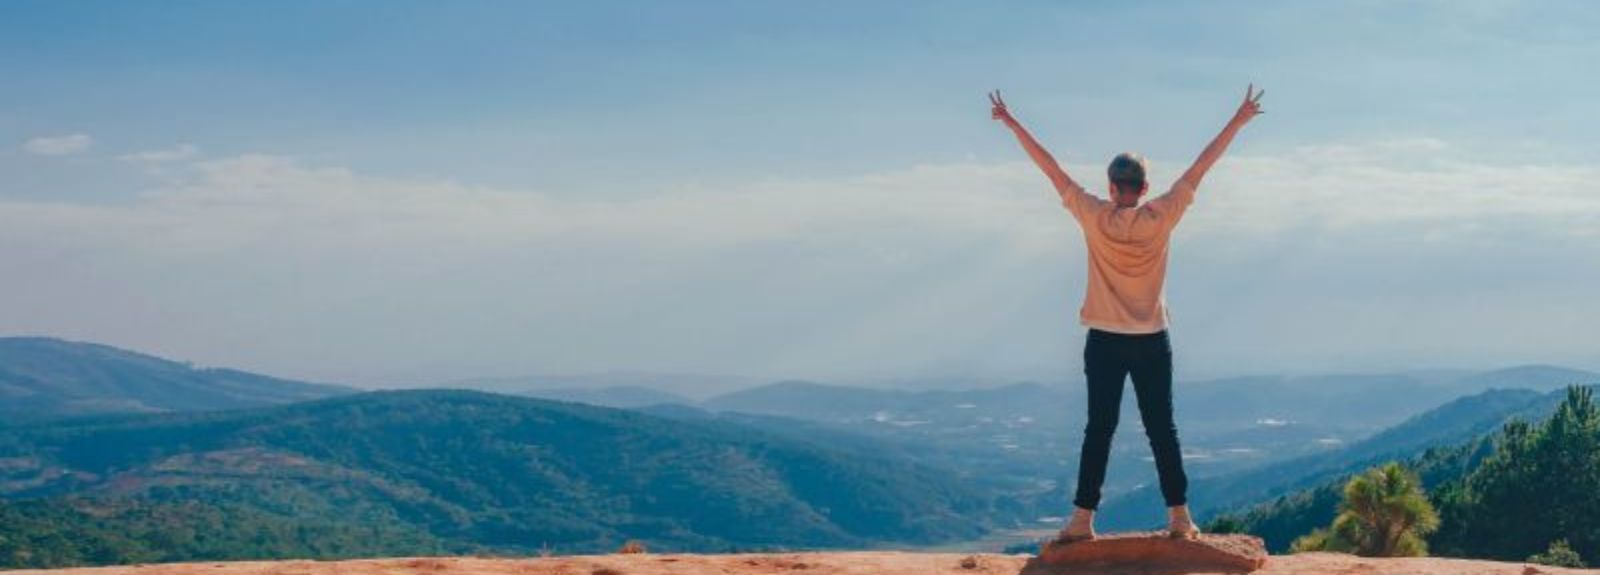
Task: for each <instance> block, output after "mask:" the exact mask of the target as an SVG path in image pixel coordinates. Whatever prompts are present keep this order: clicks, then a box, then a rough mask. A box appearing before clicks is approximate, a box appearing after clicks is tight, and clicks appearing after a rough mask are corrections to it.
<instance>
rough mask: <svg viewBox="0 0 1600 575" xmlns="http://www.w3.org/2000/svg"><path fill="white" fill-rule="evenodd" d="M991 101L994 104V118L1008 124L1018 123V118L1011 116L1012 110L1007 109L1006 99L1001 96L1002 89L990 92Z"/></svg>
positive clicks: (992, 110) (992, 114) (992, 112)
mask: <svg viewBox="0 0 1600 575" xmlns="http://www.w3.org/2000/svg"><path fill="white" fill-rule="evenodd" d="M989 103H990V104H993V105H994V108H993V109H991V110H990V112H989V113H990V115H991V116H993V117H994V119H996V120H999V121H1001V122H1004V123H1005V124H1006V125H1007V126H1012V125H1016V123H1017V119H1016V118H1013V117H1011V110H1008V109H1006V101H1005V100H1002V99H1001V98H1000V91H999V90H995V91H993V92H989Z"/></svg>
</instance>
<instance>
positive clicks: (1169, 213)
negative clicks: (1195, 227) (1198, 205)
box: [1145, 180, 1195, 227]
mask: <svg viewBox="0 0 1600 575" xmlns="http://www.w3.org/2000/svg"><path fill="white" fill-rule="evenodd" d="M1194 194H1195V189H1194V186H1192V185H1189V184H1188V183H1187V182H1185V181H1183V180H1178V181H1177V182H1175V183H1173V184H1172V189H1170V190H1167V193H1165V194H1161V195H1160V196H1157V197H1156V198H1155V199H1153V200H1150V201H1149V202H1147V203H1146V204H1145V205H1147V206H1149V207H1150V209H1152V210H1155V211H1156V213H1159V214H1161V218H1162V219H1163V220H1165V221H1166V222H1167V225H1168V227H1171V226H1175V225H1178V220H1179V219H1182V218H1183V213H1184V212H1185V211H1187V210H1188V209H1189V204H1192V203H1194Z"/></svg>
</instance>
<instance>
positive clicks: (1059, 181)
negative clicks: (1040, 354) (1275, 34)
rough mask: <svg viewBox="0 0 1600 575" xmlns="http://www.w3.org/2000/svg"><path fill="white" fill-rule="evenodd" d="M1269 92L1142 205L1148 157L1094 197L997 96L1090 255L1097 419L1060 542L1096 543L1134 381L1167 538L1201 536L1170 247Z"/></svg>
mask: <svg viewBox="0 0 1600 575" xmlns="http://www.w3.org/2000/svg"><path fill="white" fill-rule="evenodd" d="M1264 93H1265V91H1262V92H1260V93H1257V92H1256V91H1255V85H1253V84H1252V85H1251V86H1250V87H1248V88H1246V89H1245V96H1244V102H1243V103H1241V104H1239V109H1238V111H1237V112H1235V113H1234V115H1233V118H1232V119H1231V120H1229V121H1228V125H1227V126H1225V127H1223V128H1222V133H1221V134H1218V135H1217V137H1216V139H1214V140H1212V141H1211V144H1210V145H1208V146H1206V148H1205V150H1204V151H1202V152H1201V153H1200V157H1199V158H1197V159H1196V160H1195V161H1194V165H1192V166H1190V167H1189V169H1188V171H1185V172H1184V173H1183V176H1182V177H1180V178H1178V181H1177V182H1175V183H1173V184H1172V188H1171V189H1170V190H1168V191H1167V192H1166V193H1164V194H1161V195H1160V196H1157V197H1155V198H1154V199H1151V200H1150V201H1148V202H1144V203H1143V204H1140V203H1139V200H1140V199H1141V198H1143V197H1144V195H1145V192H1146V191H1148V190H1149V188H1150V184H1149V181H1148V180H1146V178H1145V168H1146V167H1147V166H1146V163H1145V160H1144V157H1142V156H1140V155H1138V154H1132V153H1123V154H1118V155H1117V157H1115V158H1113V159H1112V160H1111V166H1110V167H1109V168H1107V170H1106V175H1107V176H1108V177H1109V179H1110V185H1109V187H1108V190H1107V191H1108V195H1109V196H1110V198H1111V199H1110V201H1107V200H1104V199H1101V198H1099V197H1096V196H1094V195H1092V194H1089V193H1088V192H1086V191H1084V189H1083V187H1082V186H1080V185H1078V183H1077V182H1075V181H1073V180H1072V178H1071V177H1069V176H1067V172H1066V170H1063V169H1062V168H1061V166H1060V165H1059V164H1057V163H1056V160H1055V158H1053V157H1051V156H1050V152H1048V151H1045V149H1044V147H1043V146H1041V145H1039V142H1038V141H1036V140H1034V139H1033V136H1032V135H1030V134H1029V133H1028V131H1027V130H1026V129H1024V128H1023V127H1022V123H1020V122H1018V121H1017V119H1016V118H1014V117H1012V115H1011V111H1010V110H1008V109H1007V108H1006V103H1005V100H1002V99H1001V98H1000V92H999V91H995V92H993V93H991V94H989V101H990V103H991V104H993V116H994V119H996V120H999V121H1001V122H1003V123H1004V124H1005V125H1006V127H1007V128H1010V129H1011V131H1012V132H1013V133H1015V134H1016V136H1017V140H1018V141H1019V142H1021V143H1022V148H1023V149H1024V150H1026V151H1027V152H1028V157H1030V158H1032V159H1033V162H1034V163H1035V164H1037V165H1038V166H1039V169H1040V170H1043V171H1044V173H1045V175H1046V176H1048V177H1049V178H1050V183H1051V184H1053V185H1054V186H1055V189H1056V193H1058V194H1060V196H1061V203H1062V204H1064V205H1065V206H1066V208H1067V211H1068V212H1071V213H1072V216H1073V218H1075V219H1077V221H1078V224H1079V226H1080V227H1081V228H1082V229H1083V238H1084V244H1085V247H1087V248H1088V252H1089V257H1088V262H1089V285H1088V289H1087V290H1086V291H1085V292H1084V298H1083V308H1082V309H1081V310H1080V311H1079V321H1080V322H1081V323H1082V324H1083V325H1084V326H1086V327H1088V328H1089V333H1088V336H1087V339H1086V342H1085V344H1084V347H1083V372H1084V376H1085V378H1086V379H1087V381H1088V395H1089V400H1088V408H1089V422H1088V424H1087V425H1085V426H1084V430H1083V449H1082V451H1081V452H1080V454H1079V462H1078V488H1077V493H1076V495H1075V497H1074V498H1073V505H1075V506H1076V508H1075V509H1074V510H1073V512H1072V518H1071V519H1070V520H1068V522H1067V524H1066V526H1064V527H1062V529H1061V534H1060V540H1062V541H1082V540H1089V539H1094V537H1095V533H1094V513H1095V508H1096V507H1098V506H1099V504H1100V487H1101V484H1102V483H1104V482H1105V477H1106V462H1107V459H1109V458H1110V456H1111V435H1112V433H1113V432H1115V431H1116V428H1117V414H1118V412H1119V411H1120V409H1121V405H1122V389H1123V381H1124V379H1126V378H1127V377H1128V376H1129V375H1130V374H1131V375H1132V376H1133V391H1134V395H1135V396H1136V397H1137V398H1138V403H1139V417H1140V419H1142V420H1143V423H1144V430H1145V435H1146V436H1147V437H1148V438H1149V440H1150V450H1151V451H1152V452H1153V453H1154V454H1155V463H1156V472H1157V474H1158V475H1159V476H1160V480H1161V496H1162V498H1163V499H1165V500H1166V504H1167V532H1168V534H1169V535H1171V536H1173V537H1182V538H1194V537H1197V536H1198V535H1199V533H1200V530H1199V528H1198V527H1196V526H1195V524H1194V520H1193V519H1192V518H1191V517H1190V516H1189V506H1188V500H1187V493H1186V492H1187V491H1188V487H1189V481H1188V478H1187V476H1185V475H1184V472H1183V457H1182V453H1181V452H1180V451H1179V448H1178V427H1177V424H1175V423H1174V422H1173V416H1172V345H1171V342H1170V340H1169V339H1168V335H1167V327H1168V317H1167V305H1166V297H1165V295H1164V294H1163V292H1162V284H1163V283H1164V282H1165V279H1166V275H1167V251H1168V250H1167V241H1168V240H1169V239H1170V238H1171V236H1172V229H1173V227H1175V226H1177V225H1178V220H1179V219H1181V218H1182V217H1183V213H1184V210H1186V209H1187V208H1188V207H1189V204H1190V203H1192V202H1193V201H1194V197H1195V192H1196V190H1198V189H1199V188H1200V180H1201V178H1204V177H1205V175H1206V172H1207V171H1209V170H1210V169H1211V166H1212V164H1215V163H1217V160H1218V159H1219V158H1221V157H1222V154H1223V152H1224V151H1226V150H1227V149H1228V144H1229V143H1231V142H1232V141H1233V137H1234V136H1235V135H1237V134H1238V133H1239V130H1240V129H1242V128H1244V126H1245V124H1247V123H1249V122H1250V120H1251V119H1253V118H1255V117H1256V116H1257V115H1259V114H1261V113H1262V110H1261V96H1262V94H1264Z"/></svg>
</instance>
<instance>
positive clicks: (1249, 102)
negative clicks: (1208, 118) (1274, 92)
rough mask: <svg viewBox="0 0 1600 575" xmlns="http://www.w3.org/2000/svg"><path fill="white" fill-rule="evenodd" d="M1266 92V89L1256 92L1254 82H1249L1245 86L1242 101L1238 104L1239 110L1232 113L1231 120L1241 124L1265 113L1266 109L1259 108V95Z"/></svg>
mask: <svg viewBox="0 0 1600 575" xmlns="http://www.w3.org/2000/svg"><path fill="white" fill-rule="evenodd" d="M1266 93H1267V91H1266V90H1262V91H1260V92H1257V91H1256V85H1255V84H1250V86H1249V87H1247V88H1245V89H1244V102H1242V103H1240V104H1239V111H1237V112H1234V113H1233V121H1235V122H1238V123H1240V124H1243V123H1245V122H1249V121H1250V120H1251V119H1253V118H1255V117H1256V116H1259V115H1261V114H1265V113H1267V112H1266V110H1262V109H1261V96H1263V95H1265V94H1266Z"/></svg>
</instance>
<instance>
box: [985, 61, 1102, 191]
mask: <svg viewBox="0 0 1600 575" xmlns="http://www.w3.org/2000/svg"><path fill="white" fill-rule="evenodd" d="M989 103H991V104H994V110H993V115H994V119H996V120H999V121H1000V122H1002V123H1004V124H1005V125H1006V127H1007V128H1011V132H1012V133H1014V134H1016V135H1017V141H1018V142H1020V143H1022V149H1023V150H1026V151H1027V152H1028V157H1029V158H1033V163H1034V164H1036V165H1038V166H1039V169H1040V170H1042V171H1043V172H1044V175H1045V176H1047V177H1049V178H1050V183H1051V184H1052V185H1054V186H1055V188H1056V193H1057V194H1060V195H1061V200H1062V201H1063V202H1066V203H1067V207H1068V208H1069V209H1074V210H1075V206H1076V202H1077V200H1078V198H1077V197H1076V196H1077V195H1078V194H1085V195H1086V192H1084V191H1083V187H1082V186H1079V185H1078V183H1077V182H1074V181H1072V178H1071V177H1070V176H1068V175H1067V171H1066V170H1063V169H1061V165H1060V164H1057V163H1056V159H1055V157H1054V156H1051V155H1050V152H1049V151H1047V150H1045V149H1044V146H1041V145H1039V141H1038V140H1035V139H1033V135H1032V134H1029V133H1028V130H1027V128H1023V127H1022V123H1021V122H1018V121H1017V119H1016V118H1013V117H1012V116H1011V111H1010V110H1008V109H1006V101H1005V100H1002V99H1000V91H999V90H996V91H994V92H991V93H990V94H989Z"/></svg>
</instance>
